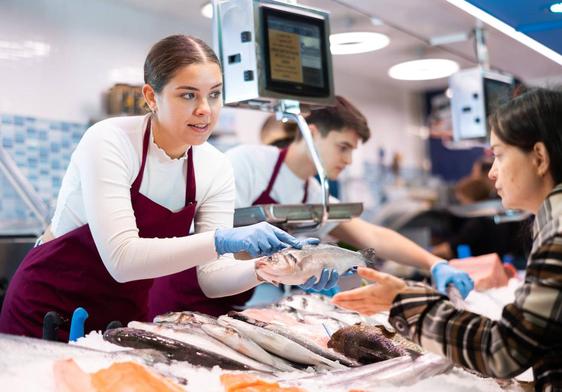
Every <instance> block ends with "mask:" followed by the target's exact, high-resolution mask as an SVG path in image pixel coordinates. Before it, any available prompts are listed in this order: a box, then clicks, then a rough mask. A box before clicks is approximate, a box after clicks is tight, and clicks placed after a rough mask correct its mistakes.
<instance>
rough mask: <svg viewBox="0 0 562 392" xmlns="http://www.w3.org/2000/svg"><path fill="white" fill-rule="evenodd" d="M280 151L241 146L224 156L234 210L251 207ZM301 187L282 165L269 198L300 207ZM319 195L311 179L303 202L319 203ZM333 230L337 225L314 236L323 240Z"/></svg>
mask: <svg viewBox="0 0 562 392" xmlns="http://www.w3.org/2000/svg"><path fill="white" fill-rule="evenodd" d="M280 151H281V150H280V149H279V148H277V147H274V146H264V145H243V146H238V147H235V148H233V149H231V150H229V151H227V152H226V155H227V156H228V158H229V159H230V163H231V164H232V169H233V170H234V181H235V183H236V203H235V206H236V208H243V207H249V206H251V205H252V203H253V202H254V201H255V200H256V199H257V198H258V197H259V196H260V195H261V193H262V192H263V191H264V190H265V189H266V188H267V185H268V183H269V180H270V178H271V175H272V174H273V169H274V167H275V163H276V162H277V159H278V158H279V153H280ZM304 184H305V181H304V180H302V179H301V178H299V177H297V176H296V175H295V174H294V173H293V172H292V171H291V169H289V167H287V165H286V164H282V165H281V169H280V170H279V175H278V176H277V179H276V181H275V184H274V185H273V189H272V190H271V193H270V196H271V197H272V198H273V199H274V200H275V201H277V203H279V204H301V203H302V199H303V196H304ZM322 192H323V191H322V187H321V186H320V183H319V182H318V181H317V180H316V179H315V178H310V179H309V180H308V196H307V201H306V202H307V203H308V204H317V203H322ZM330 203H339V200H338V199H336V198H335V197H332V196H330ZM336 226H337V224H336V223H329V224H327V225H324V227H323V228H322V229H321V230H320V231H319V232H318V233H317V234H318V235H320V236H323V235H324V234H326V233H329V232H330V231H331V230H332V229H334V228H335V227H336Z"/></svg>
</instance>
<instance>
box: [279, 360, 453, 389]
mask: <svg viewBox="0 0 562 392" xmlns="http://www.w3.org/2000/svg"><path fill="white" fill-rule="evenodd" d="M452 366H453V365H452V364H451V362H450V361H449V360H447V359H446V358H443V357H440V356H438V355H435V354H432V353H427V354H423V355H421V356H419V357H417V358H416V359H413V358H412V357H410V356H404V357H398V358H393V359H389V360H387V361H382V362H377V363H372V364H370V365H365V366H360V367H356V368H348V369H344V370H333V371H331V372H329V373H324V374H315V375H311V376H304V377H299V378H296V379H295V378H292V379H287V380H282V379H280V380H279V381H280V382H283V381H286V382H287V383H289V384H297V385H299V386H302V387H305V388H306V387H309V388H310V390H315V391H320V390H330V391H331V390H337V391H340V390H342V391H347V390H349V389H357V390H376V389H377V387H380V386H381V384H382V383H384V384H391V385H396V386H405V385H411V384H414V383H416V382H419V381H421V380H424V379H426V378H428V377H431V376H435V375H438V374H441V373H444V372H446V371H448V370H449V369H451V368H452Z"/></svg>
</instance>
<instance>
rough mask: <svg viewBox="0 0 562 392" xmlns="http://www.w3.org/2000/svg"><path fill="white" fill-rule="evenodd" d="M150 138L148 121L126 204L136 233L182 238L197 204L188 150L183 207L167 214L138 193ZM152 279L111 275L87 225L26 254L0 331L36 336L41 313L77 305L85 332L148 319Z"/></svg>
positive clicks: (63, 334) (68, 311) (67, 312)
mask: <svg viewBox="0 0 562 392" xmlns="http://www.w3.org/2000/svg"><path fill="white" fill-rule="evenodd" d="M149 140H150V119H149V120H148V123H147V125H146V130H145V133H144V139H143V151H142V163H141V167H140V170H139V173H138V175H137V178H136V179H135V181H134V182H133V184H132V185H131V203H132V207H133V210H134V212H135V217H136V222H137V227H138V229H139V236H140V237H142V238H167V237H181V236H186V235H188V234H189V228H190V226H191V222H192V220H193V217H194V216H195V206H196V202H195V176H194V168H193V157H192V149H190V150H189V152H188V171H187V180H186V205H185V207H184V208H183V209H182V210H180V211H178V212H172V211H170V210H168V209H167V208H165V207H163V206H161V205H159V204H157V203H155V202H153V201H152V200H150V199H149V198H147V197H146V196H144V195H142V194H141V193H140V192H139V189H140V186H141V183H142V178H143V173H144V167H145V163H146V156H147V151H148V144H149ZM152 282H153V279H144V280H137V281H133V282H127V283H119V282H117V281H116V280H115V279H113V278H112V277H111V275H110V274H109V272H108V271H107V269H106V268H105V266H104V264H103V262H102V260H101V258H100V255H99V253H98V250H97V248H96V245H95V243H94V239H93V238H92V233H91V231H90V228H89V226H88V225H87V224H86V225H84V226H81V227H79V228H77V229H74V230H72V231H70V232H68V233H66V234H65V235H62V236H60V237H58V238H55V239H53V240H51V241H49V242H46V243H45V244H42V245H40V246H38V247H36V248H33V249H32V250H31V251H30V252H29V253H28V254H27V256H26V257H25V259H24V260H23V262H22V264H21V265H20V266H19V268H18V270H17V271H16V273H15V275H14V277H13V278H12V280H11V282H10V286H9V288H8V292H7V293H6V298H5V300H4V305H3V307H2V313H1V314H0V332H3V333H11V334H17V335H27V336H33V337H41V333H42V324H43V317H44V316H45V313H47V312H49V311H52V310H54V311H56V312H58V313H59V314H60V315H62V316H63V317H65V318H68V319H69V318H70V317H71V316H72V312H73V311H74V309H75V308H76V307H78V306H82V307H84V308H85V309H86V310H87V311H88V313H89V318H88V319H87V320H86V325H85V327H86V328H85V329H86V331H91V330H105V328H106V326H107V324H108V323H109V322H111V321H113V320H119V321H121V323H123V324H124V325H125V324H127V323H128V322H129V321H131V320H141V321H142V320H147V316H148V314H147V311H148V307H147V303H148V291H149V289H150V287H151V286H152ZM69 327H70V326H69V325H68V324H67V325H63V326H62V327H61V328H60V330H59V338H60V339H61V340H67V339H68V332H69Z"/></svg>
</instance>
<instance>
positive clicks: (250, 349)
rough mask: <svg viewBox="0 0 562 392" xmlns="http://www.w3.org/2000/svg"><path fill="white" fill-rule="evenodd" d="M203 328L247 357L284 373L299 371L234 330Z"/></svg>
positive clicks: (216, 327)
mask: <svg viewBox="0 0 562 392" xmlns="http://www.w3.org/2000/svg"><path fill="white" fill-rule="evenodd" d="M201 328H202V329H203V331H205V332H206V333H207V334H209V335H210V336H212V337H214V338H215V339H217V340H220V341H221V342H223V343H224V344H226V345H227V346H229V347H231V348H233V349H234V350H236V351H238V352H240V353H242V354H244V355H246V356H247V357H250V358H253V359H255V360H256V361H259V362H261V363H264V364H266V365H269V366H272V367H274V368H276V369H278V370H281V371H284V372H298V371H299V370H298V369H296V368H295V367H293V365H292V364H291V363H290V362H288V361H286V360H284V359H282V358H280V357H277V356H275V355H272V354H270V353H268V352H267V351H265V350H264V349H263V348H261V346H260V345H258V344H257V343H256V342H254V341H253V340H251V339H249V338H247V337H246V336H244V335H242V334H241V333H239V332H238V331H237V330H235V329H234V328H231V327H225V326H223V325H219V324H203V325H202V326H201Z"/></svg>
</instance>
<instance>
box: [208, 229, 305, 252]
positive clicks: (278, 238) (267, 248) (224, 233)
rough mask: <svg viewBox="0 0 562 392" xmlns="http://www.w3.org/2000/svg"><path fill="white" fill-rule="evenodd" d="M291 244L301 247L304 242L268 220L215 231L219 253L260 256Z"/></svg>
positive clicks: (294, 246) (216, 246)
mask: <svg viewBox="0 0 562 392" xmlns="http://www.w3.org/2000/svg"><path fill="white" fill-rule="evenodd" d="M289 246H292V247H293V248H297V249H301V248H302V246H303V242H301V241H299V240H297V239H296V238H295V237H293V236H292V235H290V234H288V233H286V232H284V231H283V230H281V229H278V228H277V227H275V226H273V225H270V224H269V223H266V222H261V223H257V224H255V225H251V226H244V227H236V228H233V229H217V230H216V231H215V249H216V250H217V253H218V254H219V255H223V254H225V253H237V252H248V253H249V254H250V255H251V256H252V257H258V256H265V255H270V254H272V253H275V252H278V251H280V250H281V249H283V248H286V247H289Z"/></svg>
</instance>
